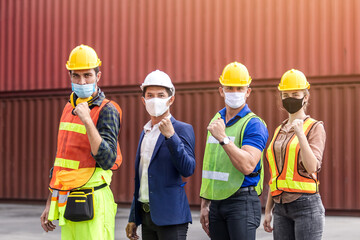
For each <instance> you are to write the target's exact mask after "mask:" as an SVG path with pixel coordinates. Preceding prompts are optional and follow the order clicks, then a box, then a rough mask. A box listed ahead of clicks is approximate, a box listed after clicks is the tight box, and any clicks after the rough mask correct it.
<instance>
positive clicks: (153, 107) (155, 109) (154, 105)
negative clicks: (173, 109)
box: [145, 97, 171, 117]
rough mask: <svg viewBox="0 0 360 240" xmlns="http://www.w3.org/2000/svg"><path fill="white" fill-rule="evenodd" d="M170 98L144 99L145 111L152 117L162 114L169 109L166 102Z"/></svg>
mask: <svg viewBox="0 0 360 240" xmlns="http://www.w3.org/2000/svg"><path fill="white" fill-rule="evenodd" d="M170 98H171V97H168V98H151V99H147V100H146V99H145V107H146V111H147V112H148V113H149V114H150V115H151V116H153V117H158V116H161V115H163V114H164V113H165V112H166V111H167V110H168V109H169V106H168V105H167V102H168V101H169V100H170Z"/></svg>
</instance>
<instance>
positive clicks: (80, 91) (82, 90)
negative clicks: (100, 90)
mask: <svg viewBox="0 0 360 240" xmlns="http://www.w3.org/2000/svg"><path fill="white" fill-rule="evenodd" d="M95 83H96V82H94V83H90V84H84V85H80V84H75V83H71V87H72V91H73V92H74V93H75V94H76V95H77V96H78V97H79V98H88V97H90V96H91V95H92V94H93V93H94V92H95Z"/></svg>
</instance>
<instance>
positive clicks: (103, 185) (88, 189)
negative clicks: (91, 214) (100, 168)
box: [70, 183, 107, 193]
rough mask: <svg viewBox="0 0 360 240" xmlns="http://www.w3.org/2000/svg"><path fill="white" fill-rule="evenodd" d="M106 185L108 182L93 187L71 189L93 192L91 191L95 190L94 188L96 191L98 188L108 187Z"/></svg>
mask: <svg viewBox="0 0 360 240" xmlns="http://www.w3.org/2000/svg"><path fill="white" fill-rule="evenodd" d="M106 186H107V183H103V184H101V185H99V186H96V187H92V188H83V189H81V188H80V189H73V190H71V191H70V192H84V193H91V192H92V191H93V190H92V189H94V191H96V190H99V189H102V188H104V187H106Z"/></svg>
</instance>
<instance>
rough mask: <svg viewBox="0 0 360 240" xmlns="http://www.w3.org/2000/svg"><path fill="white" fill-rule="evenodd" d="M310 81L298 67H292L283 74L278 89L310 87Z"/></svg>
mask: <svg viewBox="0 0 360 240" xmlns="http://www.w3.org/2000/svg"><path fill="white" fill-rule="evenodd" d="M309 88H310V83H309V82H308V81H307V79H306V77H305V75H304V74H303V73H302V72H301V71H299V70H296V69H291V70H289V71H287V72H285V73H284V75H282V77H281V80H280V83H279V86H278V89H279V90H280V91H290V90H303V89H309Z"/></svg>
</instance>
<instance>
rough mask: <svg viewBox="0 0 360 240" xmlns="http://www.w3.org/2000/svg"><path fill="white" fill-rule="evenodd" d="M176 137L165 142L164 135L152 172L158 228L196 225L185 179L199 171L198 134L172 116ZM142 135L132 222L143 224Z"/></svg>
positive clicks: (152, 205)
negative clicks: (140, 194) (196, 140)
mask: <svg viewBox="0 0 360 240" xmlns="http://www.w3.org/2000/svg"><path fill="white" fill-rule="evenodd" d="M171 122H172V124H173V126H174V130H175V134H174V135H173V136H172V137H171V138H169V139H165V136H164V135H162V134H161V133H160V135H159V138H158V140H157V142H156V145H155V149H154V152H153V155H152V157H151V160H150V165H149V169H148V181H149V203H150V214H151V219H152V221H153V222H154V223H155V224H156V225H158V226H165V225H175V224H182V223H187V222H192V219H191V213H190V207H189V203H188V199H187V197H186V194H185V189H184V185H185V183H184V182H183V180H182V177H189V176H191V175H192V174H193V173H194V170H195V153H194V148H195V134H194V130H193V127H192V126H191V125H190V124H187V123H184V122H180V121H177V120H175V119H174V118H173V117H171ZM143 137H144V131H142V133H141V136H140V141H139V145H138V148H137V152H136V159H135V192H134V199H133V203H132V205H131V211H130V216H129V222H135V223H136V225H139V224H141V203H140V202H139V201H138V198H139V188H140V179H139V163H140V148H141V143H142V140H143Z"/></svg>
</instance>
